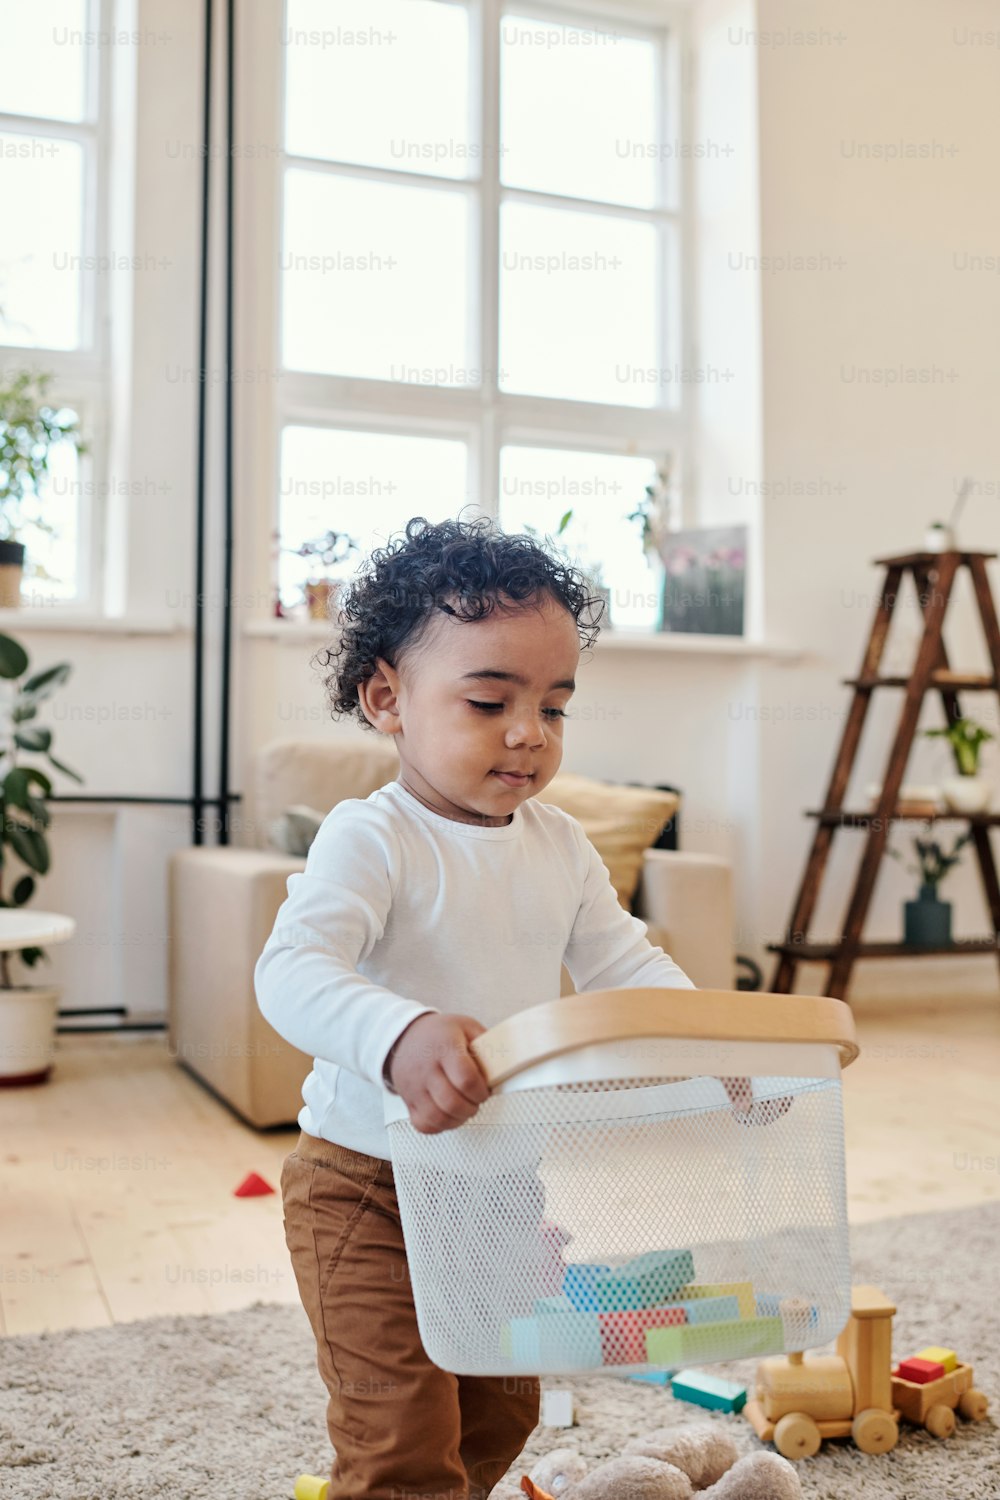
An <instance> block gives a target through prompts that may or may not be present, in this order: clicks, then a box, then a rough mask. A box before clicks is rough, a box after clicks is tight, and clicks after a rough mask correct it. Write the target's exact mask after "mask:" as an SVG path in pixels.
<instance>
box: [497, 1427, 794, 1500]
mask: <svg viewBox="0 0 1000 1500" xmlns="http://www.w3.org/2000/svg"><path fill="white" fill-rule="evenodd" d="M521 1488H522V1490H523V1491H524V1493H525V1494H526V1495H527V1496H528V1497H529V1500H692V1497H693V1496H697V1500H802V1486H801V1485H800V1483H799V1476H798V1474H797V1473H796V1472H795V1469H794V1467H793V1465H792V1464H790V1463H789V1462H788V1460H787V1459H784V1458H781V1457H780V1456H779V1455H778V1454H777V1453H769V1452H764V1451H760V1452H757V1453H750V1454H747V1456H746V1457H745V1458H740V1457H739V1455H738V1453H737V1450H736V1445H735V1444H734V1442H733V1440H732V1438H731V1437H730V1436H729V1434H728V1433H727V1432H725V1431H723V1429H722V1428H721V1427H717V1426H715V1425H705V1426H701V1427H687V1428H682V1429H680V1430H678V1429H676V1428H672V1427H658V1428H657V1429H656V1431H655V1432H650V1433H647V1434H646V1436H645V1437H641V1438H633V1439H632V1440H631V1442H628V1443H626V1445H625V1447H624V1449H623V1451H622V1455H621V1457H619V1458H612V1459H609V1460H608V1461H607V1463H602V1464H600V1465H598V1467H597V1468H596V1469H594V1470H592V1472H591V1473H589V1474H588V1473H587V1465H586V1463H585V1462H584V1460H583V1459H582V1458H581V1457H580V1455H579V1454H578V1453H574V1452H573V1450H572V1449H571V1448H556V1449H554V1450H553V1452H551V1453H547V1454H546V1455H545V1457H544V1458H540V1459H539V1460H538V1462H537V1463H536V1464H535V1466H534V1468H533V1469H532V1471H531V1474H530V1475H527V1476H525V1478H524V1479H522V1480H521Z"/></svg>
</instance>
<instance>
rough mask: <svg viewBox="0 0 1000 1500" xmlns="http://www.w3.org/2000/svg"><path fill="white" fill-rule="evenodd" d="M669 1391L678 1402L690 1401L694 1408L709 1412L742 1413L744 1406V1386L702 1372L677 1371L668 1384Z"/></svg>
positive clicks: (745, 1396)
mask: <svg viewBox="0 0 1000 1500" xmlns="http://www.w3.org/2000/svg"><path fill="white" fill-rule="evenodd" d="M670 1389H671V1391H672V1392H673V1394H674V1395H675V1396H676V1397H677V1399H678V1401H690V1402H691V1403H692V1405H694V1406H705V1407H707V1408H708V1410H709V1411H732V1412H737V1411H742V1410H743V1408H744V1406H745V1405H746V1399H747V1392H746V1386H743V1385H739V1384H738V1383H737V1382H736V1381H734V1380H720V1379H719V1377H718V1376H717V1375H706V1374H705V1372H704V1370H678V1372H677V1374H676V1375H675V1376H674V1377H673V1379H672V1380H671V1382H670Z"/></svg>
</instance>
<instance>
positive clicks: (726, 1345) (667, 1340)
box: [646, 1318, 784, 1366]
mask: <svg viewBox="0 0 1000 1500" xmlns="http://www.w3.org/2000/svg"><path fill="white" fill-rule="evenodd" d="M783 1345H784V1330H783V1328H782V1323H781V1319H780V1318H735V1319H732V1320H730V1321H728V1322H724V1323H685V1324H684V1325H683V1326H681V1327H680V1328H650V1329H648V1330H647V1333H646V1357H647V1359H648V1360H649V1362H650V1364H653V1365H678V1366H683V1365H684V1364H685V1363H686V1361H687V1360H689V1359H699V1360H707V1361H708V1362H709V1363H711V1361H712V1360H716V1359H720V1360H721V1359H749V1358H750V1357H751V1356H753V1355H757V1354H773V1353H775V1351H776V1350H779V1349H781V1348H782V1347H783Z"/></svg>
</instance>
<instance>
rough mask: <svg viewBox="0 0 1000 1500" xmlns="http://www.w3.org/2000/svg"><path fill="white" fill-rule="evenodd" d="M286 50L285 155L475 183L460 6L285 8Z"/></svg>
mask: <svg viewBox="0 0 1000 1500" xmlns="http://www.w3.org/2000/svg"><path fill="white" fill-rule="evenodd" d="M283 41H284V43H285V48H286V57H287V69H286V87H285V97H286V100H287V103H286V108H285V149H286V150H287V151H290V152H292V153H293V154H294V155H298V156H319V157H326V158H328V159H331V160H334V161H351V162H359V163H363V164H364V165H366V166H375V167H395V168H397V169H398V170H400V171H407V172H432V173H435V174H436V175H437V176H439V177H467V176H475V175H476V168H477V166H478V161H477V157H478V153H477V152H476V151H475V147H474V144H473V142H472V140H471V139H470V134H469V117H470V111H469V22H468V14H467V12H466V9H465V7H464V6H462V5H441V4H437V3H435V0H338V4H336V5H331V4H330V0H289V3H288V24H287V29H286V32H285V35H284V37H283ZM470 166H471V167H472V168H473V170H472V171H470Z"/></svg>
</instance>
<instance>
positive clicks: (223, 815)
mask: <svg viewBox="0 0 1000 1500" xmlns="http://www.w3.org/2000/svg"><path fill="white" fill-rule="evenodd" d="M235 59H236V3H235V0H228V5H227V12H226V398H225V400H226V413H225V425H226V431H225V474H224V477H223V507H224V513H223V543H222V547H223V554H222V664H221V673H222V680H221V685H220V694H219V697H220V701H219V843H220V844H228V843H229V700H230V666H231V657H232V634H233V631H232V625H233V608H232V584H233V234H234V214H233V115H234V92H235V91H234V80H235V73H236V66H235Z"/></svg>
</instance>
